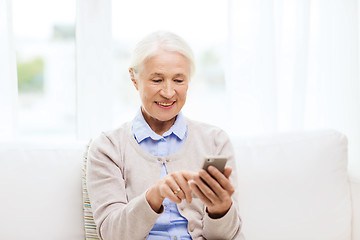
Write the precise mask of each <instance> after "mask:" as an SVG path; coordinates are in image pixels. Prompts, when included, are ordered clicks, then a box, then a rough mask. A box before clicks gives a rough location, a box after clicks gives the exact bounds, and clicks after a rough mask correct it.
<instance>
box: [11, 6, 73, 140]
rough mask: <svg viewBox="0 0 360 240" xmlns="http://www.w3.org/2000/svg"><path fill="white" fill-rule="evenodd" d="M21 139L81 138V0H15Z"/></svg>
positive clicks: (14, 20) (13, 16) (18, 125)
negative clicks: (78, 8) (77, 48)
mask: <svg viewBox="0 0 360 240" xmlns="http://www.w3.org/2000/svg"><path fill="white" fill-rule="evenodd" d="M12 12H13V14H12V18H13V31H14V47H15V51H16V62H17V77H18V112H17V127H18V129H17V131H18V134H19V137H21V138H34V137H36V138H38V137H46V138H49V137H56V138H59V137H60V138H62V137H65V138H69V137H71V138H74V137H75V126H76V125H75V116H76V113H75V107H76V106H75V86H76V85H75V2H74V1H70V0H65V1H63V0H62V1H45V0H33V1H26V0H13V1H12Z"/></svg>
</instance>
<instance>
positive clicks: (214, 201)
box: [190, 166, 235, 218]
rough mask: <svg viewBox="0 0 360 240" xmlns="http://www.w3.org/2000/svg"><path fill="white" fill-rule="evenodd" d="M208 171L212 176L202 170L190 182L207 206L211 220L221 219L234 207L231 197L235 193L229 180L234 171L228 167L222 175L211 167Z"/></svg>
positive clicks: (192, 188)
mask: <svg viewBox="0 0 360 240" xmlns="http://www.w3.org/2000/svg"><path fill="white" fill-rule="evenodd" d="M208 171H209V173H210V174H211V175H210V174H209V173H208V172H206V171H205V170H200V171H199V174H198V175H195V177H194V178H193V181H191V182H190V188H191V190H192V191H193V192H194V193H195V194H196V195H197V196H198V197H199V198H200V200H201V201H202V202H203V203H204V204H205V205H206V207H207V212H208V214H209V216H210V217H211V218H221V217H222V216H224V215H225V214H226V213H227V212H228V211H229V209H230V207H231V205H232V198H231V196H232V195H233V193H234V191H235V190H234V187H233V185H232V184H231V182H230V180H229V177H230V175H231V172H232V169H231V168H230V167H226V168H225V169H224V174H222V173H221V172H220V171H219V170H218V169H216V168H215V167H213V166H210V167H209V168H208Z"/></svg>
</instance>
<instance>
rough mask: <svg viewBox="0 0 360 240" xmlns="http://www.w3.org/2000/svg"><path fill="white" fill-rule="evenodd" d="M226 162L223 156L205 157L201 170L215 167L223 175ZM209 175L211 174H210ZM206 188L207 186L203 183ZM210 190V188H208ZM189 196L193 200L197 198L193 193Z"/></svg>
mask: <svg viewBox="0 0 360 240" xmlns="http://www.w3.org/2000/svg"><path fill="white" fill-rule="evenodd" d="M226 162H227V157H225V156H221V155H219V156H207V157H205V159H204V164H203V167H202V168H203V169H204V170H205V171H207V168H208V167H209V166H214V167H216V168H217V169H218V170H219V171H220V172H222V173H224V168H225V165H226ZM210 175H211V174H210ZM204 183H205V184H206V185H207V186H208V187H209V185H208V184H207V183H206V182H204ZM210 188H211V187H210ZM191 196H192V197H193V198H197V197H198V196H197V195H196V194H195V193H191Z"/></svg>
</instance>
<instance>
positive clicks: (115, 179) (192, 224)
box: [87, 119, 242, 240]
mask: <svg viewBox="0 0 360 240" xmlns="http://www.w3.org/2000/svg"><path fill="white" fill-rule="evenodd" d="M187 123H188V136H187V138H186V140H185V143H184V145H183V147H182V148H181V149H180V151H178V152H177V153H175V154H172V155H170V156H168V157H164V158H158V157H155V156H152V155H150V154H148V153H147V152H145V151H144V150H143V149H142V148H141V147H140V146H139V144H138V143H137V142H136V140H135V138H134V137H133V134H132V131H131V122H128V123H125V124H124V125H122V126H121V127H120V128H119V129H116V130H113V131H109V132H106V133H102V134H101V135H100V136H99V137H98V138H97V139H95V140H94V141H93V142H92V144H91V146H90V150H89V159H88V166H87V186H88V192H89V196H90V201H91V206H92V210H93V213H94V219H95V222H96V224H97V226H98V235H99V236H100V237H101V238H102V239H104V240H115V239H116V240H122V239H124V240H136V239H146V238H147V236H148V234H149V232H150V230H151V229H152V227H153V225H154V224H155V222H156V220H157V218H158V217H159V214H158V213H156V212H154V211H153V210H152V208H151V207H150V205H149V204H148V202H147V201H146V199H145V193H146V191H147V189H149V188H150V186H152V185H153V184H155V183H156V182H157V181H158V180H159V179H160V170H161V166H162V164H163V163H165V165H166V169H167V171H168V173H172V172H174V171H178V170H191V171H198V170H199V169H200V168H201V167H202V164H203V161H204V156H206V155H226V156H228V157H229V160H228V163H227V165H228V166H231V167H232V168H233V173H232V175H231V181H232V183H233V185H234V187H235V189H236V185H237V182H236V166H235V159H234V152H233V148H232V145H231V142H230V140H229V138H228V136H227V134H226V133H225V132H224V131H222V130H221V129H219V128H217V127H214V126H210V125H207V124H204V123H199V122H195V121H191V120H189V119H187ZM178 209H179V212H180V213H181V215H183V216H184V217H185V218H186V219H187V220H188V231H189V233H190V235H191V237H192V238H193V239H194V240H195V239H196V240H197V239H217V240H218V239H242V237H241V233H240V228H241V220H240V216H239V212H238V202H237V191H235V194H234V195H233V205H232V207H231V208H230V210H229V211H228V212H227V214H226V215H225V216H224V217H222V218H220V219H212V218H210V217H209V216H208V215H207V213H206V211H205V206H204V204H203V203H202V202H201V201H200V200H199V199H197V198H194V199H193V201H192V203H191V204H188V203H187V202H186V201H182V202H181V203H180V204H178Z"/></svg>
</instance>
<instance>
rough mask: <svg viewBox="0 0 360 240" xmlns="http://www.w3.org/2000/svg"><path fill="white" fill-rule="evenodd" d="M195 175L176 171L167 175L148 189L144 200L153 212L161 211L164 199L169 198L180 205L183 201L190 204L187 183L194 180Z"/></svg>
mask: <svg viewBox="0 0 360 240" xmlns="http://www.w3.org/2000/svg"><path fill="white" fill-rule="evenodd" d="M196 175H197V173H195V172H190V171H177V172H173V173H171V174H168V175H166V176H165V177H163V178H162V179H161V180H159V181H158V182H157V183H156V184H155V185H153V186H152V187H150V188H149V190H148V191H147V193H146V200H147V201H148V203H149V204H150V206H151V208H152V209H153V210H154V211H155V212H160V211H161V206H162V202H163V201H164V199H165V198H169V199H170V200H171V201H172V202H174V203H181V201H182V200H183V199H186V201H187V202H188V203H191V201H192V197H191V189H190V186H189V184H188V181H189V180H192V179H194V177H195V176H196Z"/></svg>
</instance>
